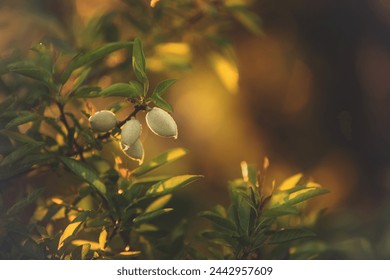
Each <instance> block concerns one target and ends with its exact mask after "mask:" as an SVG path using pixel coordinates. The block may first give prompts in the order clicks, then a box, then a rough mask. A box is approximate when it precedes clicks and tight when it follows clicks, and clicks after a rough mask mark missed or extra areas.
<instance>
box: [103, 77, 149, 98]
mask: <svg viewBox="0 0 390 280" xmlns="http://www.w3.org/2000/svg"><path fill="white" fill-rule="evenodd" d="M100 94H101V96H103V97H108V96H121V97H127V98H137V97H139V96H142V94H143V88H142V85H140V84H139V83H138V82H136V81H131V82H129V83H117V84H113V85H111V86H109V87H107V88H105V89H104V90H102V92H101V93H100Z"/></svg>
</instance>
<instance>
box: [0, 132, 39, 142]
mask: <svg viewBox="0 0 390 280" xmlns="http://www.w3.org/2000/svg"><path fill="white" fill-rule="evenodd" d="M0 133H1V134H3V135H5V136H7V137H9V138H10V139H12V140H15V141H16V142H20V143H30V144H34V145H39V142H38V141H36V140H35V139H34V138H31V137H30V136H28V135H26V134H21V133H19V132H15V131H10V130H1V131H0Z"/></svg>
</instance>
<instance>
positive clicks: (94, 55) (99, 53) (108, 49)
mask: <svg viewBox="0 0 390 280" xmlns="http://www.w3.org/2000/svg"><path fill="white" fill-rule="evenodd" d="M132 44H133V43H132V42H115V43H109V44H106V45H104V46H102V47H100V48H97V49H95V50H92V51H89V52H87V53H85V54H79V55H77V56H75V57H74V58H73V59H72V60H71V62H70V63H69V64H68V66H67V67H66V68H65V70H64V72H63V73H62V76H61V82H62V83H65V82H66V81H67V80H68V78H69V76H70V75H71V74H72V72H73V71H74V70H76V69H77V68H80V67H81V66H87V65H90V64H91V63H93V62H95V61H97V60H99V59H102V58H104V57H106V56H107V55H108V54H110V53H112V52H115V51H117V50H120V49H124V48H128V47H130V46H131V45H132Z"/></svg>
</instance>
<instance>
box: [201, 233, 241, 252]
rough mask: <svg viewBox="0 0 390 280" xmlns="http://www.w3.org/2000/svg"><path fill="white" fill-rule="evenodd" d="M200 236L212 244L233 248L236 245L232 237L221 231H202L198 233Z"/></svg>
mask: <svg viewBox="0 0 390 280" xmlns="http://www.w3.org/2000/svg"><path fill="white" fill-rule="evenodd" d="M200 236H201V237H203V238H206V239H209V240H212V241H213V243H215V244H218V245H224V246H231V247H233V248H235V247H236V246H237V245H238V242H237V240H236V239H235V238H233V237H232V235H231V234H230V233H229V234H228V233H225V232H221V231H203V232H201V233H200Z"/></svg>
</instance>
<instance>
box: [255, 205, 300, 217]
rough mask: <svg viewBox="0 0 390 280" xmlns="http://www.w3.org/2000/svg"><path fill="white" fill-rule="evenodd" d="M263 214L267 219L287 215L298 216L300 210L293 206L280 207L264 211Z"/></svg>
mask: <svg viewBox="0 0 390 280" xmlns="http://www.w3.org/2000/svg"><path fill="white" fill-rule="evenodd" d="M262 214H263V215H264V216H267V217H280V216H285V215H297V214H299V210H298V209H297V208H296V207H294V206H291V205H280V206H276V207H273V208H269V209H264V210H263V212H262Z"/></svg>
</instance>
